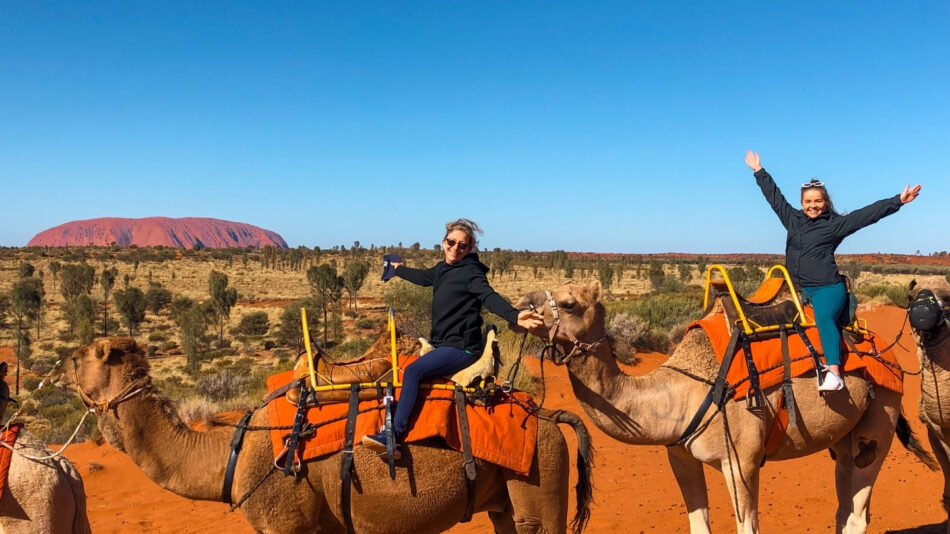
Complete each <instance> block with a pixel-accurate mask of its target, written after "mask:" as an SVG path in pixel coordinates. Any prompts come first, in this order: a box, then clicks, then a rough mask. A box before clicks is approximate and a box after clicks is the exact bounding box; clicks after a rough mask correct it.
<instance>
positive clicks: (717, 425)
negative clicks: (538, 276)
mask: <svg viewBox="0 0 950 534" xmlns="http://www.w3.org/2000/svg"><path fill="white" fill-rule="evenodd" d="M600 295H601V285H600V283H599V282H597V281H595V282H592V283H590V284H588V285H585V284H576V283H567V284H565V285H563V286H561V287H560V288H558V289H557V290H555V291H553V292H552V296H553V301H554V302H555V306H556V307H557V308H558V310H557V311H558V312H559V316H560V322H559V325H558V326H557V327H555V323H554V314H553V313H552V310H551V306H550V305H549V301H548V298H547V296H546V294H545V292H543V291H541V292H535V293H532V294H530V295H527V296H525V297H522V298H521V300H520V301H519V302H518V303H517V304H516V305H515V307H516V308H519V309H526V308H529V307H531V306H534V307H535V308H536V309H537V310H539V311H540V312H542V313H543V315H544V318H545V325H544V327H542V328H540V329H538V330H537V331H535V332H533V333H534V334H536V335H541V336H542V338H544V339H547V336H548V335H549V334H550V332H551V330H552V329H555V331H556V337H555V339H554V343H555V344H557V345H559V346H560V347H561V348H562V349H564V351H565V352H564V353H565V354H568V353H569V352H573V357H571V358H568V359H567V361H566V365H567V369H568V372H569V376H570V382H571V386H572V388H573V390H574V393H575V395H576V396H577V399H578V401H579V402H580V404H581V406H582V407H583V409H584V411H585V413H586V414H587V416H588V417H590V419H591V420H592V421H593V422H594V424H595V425H597V426H598V427H599V428H600V429H601V430H603V431H604V432H606V433H607V434H608V435H610V436H611V437H612V438H614V439H617V440H619V441H622V442H624V443H629V444H632V445H669V447H668V448H667V451H668V456H669V462H670V465H671V467H672V468H673V474H674V476H675V478H676V481H677V483H678V485H679V487H680V491H681V492H682V494H683V499H684V501H685V504H686V508H687V511H688V516H689V525H690V532H692V533H694V534H698V533H708V532H710V527H709V503H708V495H707V490H706V481H705V478H704V475H703V467H702V465H703V464H704V463H705V464H707V465H709V466H711V467H714V468H715V469H717V470H719V471H721V472H722V473H723V476H724V478H725V482H726V486H727V488H728V490H729V492H730V494H731V496H732V500H733V510H734V513H735V516H736V529H737V532H740V533H754V532H758V531H759V520H758V489H759V469H760V467H761V466H762V464H763V462H764V460H765V459H766V458H765V454H764V442H765V436H766V432H767V431H768V429H769V428H770V425H771V423H772V420H773V418H774V415H775V407H776V406H777V403H778V401H779V397H780V395H781V386H777V387H774V388H767V389H765V391H764V394H765V399H766V406H767V408H768V409H766V410H764V411H761V412H752V411H749V410H747V409H746V407H745V403H742V402H727V403H726V405H725V408H724V411H723V412H720V413H718V414H715V415H712V414H714V412H715V410H710V412H709V414H710V415H707V416H706V420H709V422H708V424H706V425H705V426H701V427H700V428H699V430H698V431H697V432H694V433H693V434H692V435H691V436H689V438H688V439H686V440H685V441H684V442H683V443H682V444H680V445H672V444H673V443H674V442H677V441H678V439H679V438H680V437H681V436H682V435H683V433H684V431H685V430H686V429H687V427H688V424H689V422H690V420H691V419H692V418H693V416H694V414H695V413H696V412H697V410H698V409H699V406H700V404H701V402H702V400H703V398H704V396H705V395H706V393H707V392H708V391H709V388H710V385H709V382H708V381H709V380H711V379H713V378H715V375H716V372H717V370H718V363H717V361H716V357H715V355H714V353H713V349H712V346H711V344H710V342H709V340H708V339H707V337H706V335H705V334H704V333H703V331H702V329H698V328H697V329H692V330H690V331H689V332H688V333H687V334H686V335H685V337H684V338H683V340H682V342H681V343H680V344H679V345H678V346H677V347H676V349H675V350H674V351H673V353H672V355H671V356H670V357H669V359H668V360H667V362H666V363H664V364H663V365H662V366H661V367H660V368H658V369H657V370H655V371H653V372H651V373H649V374H647V375H645V376H630V375H626V374H624V373H623V372H622V371H621V369H620V367H619V366H618V365H617V362H616V360H615V358H614V354H613V348H612V347H611V344H610V342H609V340H608V339H607V338H606V330H605V326H604V320H605V311H604V306H603V304H601V303H600V301H599V299H600ZM572 336H573V337H574V338H575V339H576V342H575V341H574V340H572V339H571V337H572ZM575 349H576V350H575ZM697 378H699V379H697ZM845 383H846V390H845V391H840V392H837V393H835V394H833V395H829V396H827V397H825V398H822V397H819V395H818V392H817V391H816V389H817V388H816V383H815V379H814V377H813V376H811V377H802V378H797V379H794V380H793V387H794V393H795V399H796V400H797V407H798V411H799V413H798V425H797V428H795V429H792V428H790V429H789V431H788V434H787V435H786V436H785V437H784V440H783V442H782V444H781V445H780V448H779V449H778V450H777V451H776V452H775V453H774V454H772V455H771V456H769V458H768V459H769V460H785V459H790V458H798V457H801V456H805V455H809V454H814V453H816V452H819V451H822V450H824V449H828V448H830V449H831V450H832V453H833V456H834V457H835V458H836V465H835V482H836V488H837V495H838V509H837V512H836V514H835V524H836V531H837V532H846V533H863V532H866V531H867V527H868V519H869V513H868V503H869V500H870V496H871V488H872V486H873V484H874V480H875V478H876V477H877V475H878V471H879V470H880V468H881V464H882V463H883V461H884V457H885V456H886V454H887V451H888V449H889V447H890V445H891V440H892V438H893V436H894V432H895V425H897V424H898V418H899V417H900V401H901V396H900V395H899V394H897V393H895V392H893V391H889V390H885V389H883V388H877V389H876V391H875V394H876V395H875V397H874V399H870V398H869V395H868V385H867V383H866V381H865V380H864V379H863V378H861V377H860V376H859V375H858V374H847V375H846V377H845ZM905 423H906V420H905ZM726 425H728V427H727V426H726ZM905 430H906V431H907V432H909V427H905ZM908 439H909V438H908ZM902 440H903V437H902ZM915 452H918V453H919V454H921V455H926V453H925V452H924V451H922V450H920V449H919V448H918V449H917V451H915Z"/></svg>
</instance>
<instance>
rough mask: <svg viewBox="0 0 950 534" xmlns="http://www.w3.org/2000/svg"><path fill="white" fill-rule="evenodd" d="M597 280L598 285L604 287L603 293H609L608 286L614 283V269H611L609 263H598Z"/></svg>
mask: <svg viewBox="0 0 950 534" xmlns="http://www.w3.org/2000/svg"><path fill="white" fill-rule="evenodd" d="M597 279H598V280H600V285H602V286H603V287H604V291H605V292H607V293H610V286H611V285H613V282H614V268H613V267H611V265H610V262H606V261H602V262H600V264H599V265H598V266H597Z"/></svg>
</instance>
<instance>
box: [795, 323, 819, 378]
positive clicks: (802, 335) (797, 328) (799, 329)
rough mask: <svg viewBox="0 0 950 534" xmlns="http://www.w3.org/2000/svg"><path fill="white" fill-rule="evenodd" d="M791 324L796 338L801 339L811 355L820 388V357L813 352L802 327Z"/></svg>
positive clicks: (812, 347) (815, 351)
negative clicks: (796, 335)
mask: <svg viewBox="0 0 950 534" xmlns="http://www.w3.org/2000/svg"><path fill="white" fill-rule="evenodd" d="M792 324H793V325H794V326H795V333H797V334H798V337H800V338H802V343H804V344H805V348H807V349H808V353H809V354H811V357H812V359H814V360H815V378H817V379H818V385H819V386H821V368H822V367H823V366H824V364H822V363H821V355H820V354H818V351H817V350H815V346H814V345H812V344H811V340H810V339H808V335H806V334H805V329H804V328H802V325H800V324H798V323H792Z"/></svg>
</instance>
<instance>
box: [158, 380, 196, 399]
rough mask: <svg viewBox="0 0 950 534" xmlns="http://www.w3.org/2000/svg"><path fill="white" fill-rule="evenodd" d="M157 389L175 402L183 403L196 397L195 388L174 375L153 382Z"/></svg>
mask: <svg viewBox="0 0 950 534" xmlns="http://www.w3.org/2000/svg"><path fill="white" fill-rule="evenodd" d="M152 382H153V383H154V384H155V387H157V388H158V390H159V391H161V392H162V393H164V394H165V396H166V397H168V398H170V399H172V400H173V401H182V400H184V399H185V398H187V397H189V396H192V395H194V393H195V388H194V386H192V385H191V384H189V383H186V382H185V380H184V379H183V378H182V377H181V376H179V375H172V376H169V377H168V378H164V379H160V380H154V379H153V380H152Z"/></svg>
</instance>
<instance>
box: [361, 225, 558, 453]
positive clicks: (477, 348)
mask: <svg viewBox="0 0 950 534" xmlns="http://www.w3.org/2000/svg"><path fill="white" fill-rule="evenodd" d="M476 233H479V234H480V233H482V230H481V229H480V228H479V227H478V225H477V224H475V222H473V221H470V220H468V219H458V220H455V221H450V222H448V223H446V225H445V237H444V238H442V250H443V252H444V253H445V260H444V261H440V262H439V263H437V264H436V265H435V266H433V267H431V268H429V269H412V268H410V267H406V266H405V265H402V264H400V263H393V264H392V266H393V267H395V269H396V271H395V273H396V276H398V277H400V278H402V279H404V280H407V281H409V282H412V283H413V284H416V285H420V286H425V287H429V286H431V287H432V330H431V332H430V334H429V343H431V344H432V346H433V347H435V348H434V349H433V350H431V351H430V352H428V353H426V354H425V355H424V356H422V357H421V358H419V359H418V360H416V361H414V362H413V363H411V364H409V365H408V366H406V369H405V374H404V375H403V380H402V393H401V394H400V397H399V402H398V403H397V405H396V414H395V416H394V418H393V429H394V433H395V435H396V443H397V444H398V443H400V442H401V441H402V437H403V436H405V434H406V431H407V430H408V429H409V416H410V415H411V414H412V410H413V408H414V407H415V404H416V398H417V397H418V394H419V383H420V382H421V381H422V380H424V379H427V378H442V377H446V376H449V375H451V374H453V373H455V372H457V371H460V370H462V369H465V368H466V367H468V366H469V365H471V364H473V363H475V361H476V360H478V358H479V356H481V353H482V348H483V347H482V346H481V345H482V316H481V310H482V306H485V307H486V308H488V310H489V311H491V312H492V313H494V314H495V315H498V316H499V317H501V318H503V319H506V320H507V321H508V322H509V323H515V324H517V325H518V326H520V327H522V328H525V329H528V330H531V329H534V328H536V327H538V326H540V325H541V324H542V321H543V319H542V318H541V316H540V315H538V314H537V313H536V312H533V311H529V310H525V311H522V312H518V310H516V309H515V308H514V307H513V306H512V305H511V304H510V303H509V302H508V301H507V300H505V299H504V297H502V296H501V295H499V294H498V293H496V292H495V290H494V289H492V287H491V286H490V285H489V284H488V278H486V277H485V273H487V272H488V267H487V266H485V264H483V263H481V262H480V261H478V254H477V253H476V252H475V250H476V245H477V244H478V241H477V240H476V239H475V234H476ZM363 445H366V446H367V447H368V448H370V449H372V450H374V451H376V452H379V453H384V452H386V435H385V434H384V433H383V432H380V433H378V434H374V435H367V436H364V437H363Z"/></svg>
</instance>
